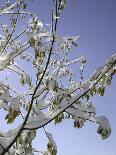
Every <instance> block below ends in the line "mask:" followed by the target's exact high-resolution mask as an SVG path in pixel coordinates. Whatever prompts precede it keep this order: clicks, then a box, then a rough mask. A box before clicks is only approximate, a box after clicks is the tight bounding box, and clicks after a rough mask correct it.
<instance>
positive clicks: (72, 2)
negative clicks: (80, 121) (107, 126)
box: [3, 0, 116, 155]
mask: <svg viewBox="0 0 116 155" xmlns="http://www.w3.org/2000/svg"><path fill="white" fill-rule="evenodd" d="M51 6H52V3H51V0H38V1H37V0H35V1H34V2H33V3H30V5H29V8H31V10H32V11H33V12H35V13H36V14H37V15H38V17H39V18H40V19H41V20H42V21H43V22H44V23H49V22H50V19H51ZM57 33H58V34H60V35H79V36H80V40H79V48H78V49H72V54H71V57H72V58H74V57H80V56H82V55H84V56H86V58H87V64H86V67H85V73H84V75H85V79H87V77H89V75H90V74H91V73H92V72H93V71H94V70H95V69H96V68H97V67H98V66H99V65H104V64H105V61H106V60H107V59H108V58H109V57H110V56H111V55H112V54H113V53H114V52H116V0H67V6H66V8H65V10H64V11H63V13H62V16H61V18H60V19H59V22H58V31H57ZM74 69H75V71H76V67H75V68H74ZM115 90H116V77H114V78H113V81H112V84H111V86H110V87H109V88H108V89H107V90H106V93H105V95H104V97H99V96H96V97H95V98H93V102H94V103H95V105H96V107H97V112H98V115H104V116H106V117H108V118H109V120H110V123H111V126H112V134H111V136H110V138H108V139H106V140H104V141H102V140H101V137H100V136H99V135H98V134H97V133H96V129H97V125H95V124H92V123H89V122H87V123H86V124H85V126H84V127H83V128H82V129H75V128H74V127H73V122H72V121H71V120H70V121H69V120H68V121H67V120H66V121H64V122H63V123H61V124H59V125H57V126H55V125H54V124H52V123H51V124H50V125H49V126H47V127H46V128H47V129H49V130H50V131H51V132H52V133H53V136H54V139H55V141H56V143H57V145H58V155H116V147H115V145H116V120H115V117H116V116H115V114H116V103H115V102H116V95H115V94H116V93H115V92H116V91H115ZM3 128H4V127H3ZM46 140H47V139H46V138H45V135H44V134H43V130H42V129H40V131H39V132H38V137H37V140H36V141H35V143H34V145H35V146H36V147H39V148H44V146H45V142H46Z"/></svg>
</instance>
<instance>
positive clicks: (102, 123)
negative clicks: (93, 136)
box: [95, 116, 111, 140]
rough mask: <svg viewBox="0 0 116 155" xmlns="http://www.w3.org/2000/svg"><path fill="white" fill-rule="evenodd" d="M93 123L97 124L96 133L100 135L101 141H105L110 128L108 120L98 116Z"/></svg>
mask: <svg viewBox="0 0 116 155" xmlns="http://www.w3.org/2000/svg"><path fill="white" fill-rule="evenodd" d="M95 121H96V122H97V123H99V127H98V129H97V133H98V134H100V135H101V137H102V139H103V140H104V139H106V138H108V137H109V136H110V134H111V127H110V123H109V120H108V119H107V118H106V117H104V116H99V117H96V118H95Z"/></svg>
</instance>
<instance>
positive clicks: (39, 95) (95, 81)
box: [0, 0, 116, 155]
mask: <svg viewBox="0 0 116 155" xmlns="http://www.w3.org/2000/svg"><path fill="white" fill-rule="evenodd" d="M27 4H28V2H26V1H24V0H16V1H15V2H14V3H10V1H9V0H7V1H5V3H4V4H3V5H2V7H1V9H0V16H1V30H0V33H1V37H0V71H1V74H2V75H5V76H6V79H4V81H0V109H1V111H5V112H6V117H5V121H7V123H8V124H12V123H14V122H15V119H16V118H22V123H21V124H20V125H19V126H18V127H17V128H15V129H12V130H9V131H8V132H4V131H0V154H1V155H4V154H11V155H12V154H13V155H14V154H15V155H16V154H19V155H22V154H26V155H31V154H34V153H37V152H38V153H40V150H37V149H34V148H33V147H32V141H33V140H34V138H35V137H36V132H37V130H38V129H40V128H44V131H45V134H46V136H47V138H48V144H47V149H46V151H41V154H43V155H50V154H51V155H55V154H57V146H56V143H55V142H54V139H53V137H52V134H51V133H50V132H48V131H46V129H45V126H46V125H47V124H49V123H50V122H51V121H54V122H55V124H58V123H60V122H62V121H63V119H69V118H72V119H73V120H74V127H76V128H81V127H82V126H83V125H84V123H85V122H86V121H91V122H93V123H98V124H99V127H98V129H97V132H98V133H99V134H100V135H101V137H102V139H106V138H108V137H109V136H110V134H111V128H110V124H109V121H108V119H107V118H106V117H104V116H97V115H96V109H95V107H94V105H93V103H92V101H91V98H92V97H93V96H94V95H96V94H98V95H99V96H103V95H104V93H105V89H106V87H107V86H109V85H110V83H111V80H112V77H113V75H114V74H115V73H116V54H114V55H112V56H111V58H110V59H108V61H107V62H106V63H105V65H104V66H103V67H102V66H101V67H98V68H97V69H96V71H95V72H94V73H93V74H92V75H91V76H90V78H89V79H88V80H86V81H84V80H83V71H84V70H83V69H84V65H85V63H86V58H85V57H84V56H82V57H81V58H78V59H76V60H72V61H70V60H69V58H68V53H69V54H70V51H71V47H72V46H74V47H75V48H77V47H78V36H73V37H72V36H71V37H70V36H63V37H61V36H59V35H58V34H57V33H56V32H57V23H58V20H59V18H60V15H61V13H62V11H63V9H64V7H65V5H66V0H53V11H52V17H51V24H50V25H48V26H46V25H44V24H43V23H42V22H41V21H40V19H39V18H38V17H36V15H34V14H33V13H31V12H28V11H26V8H27ZM4 18H6V19H7V23H8V24H6V23H5V21H4ZM29 18H30V20H29V22H28V23H25V21H28V19H29ZM20 23H24V24H25V29H24V30H22V31H21V32H20V33H19V32H18V24H20ZM76 63H79V64H80V80H79V82H78V81H76V80H75V78H74V77H75V74H74V73H73V72H72V70H71V65H72V64H76ZM19 64H20V65H19ZM27 66H29V68H30V69H31V71H30V70H29V69H28V68H27ZM7 72H9V74H6V73H7ZM9 75H12V76H16V82H17V86H16V89H17V88H19V87H23V90H24V92H22V93H20V92H18V91H16V90H15V89H14V88H12V86H11V85H12V81H10V76H9ZM5 81H7V82H5ZM65 85H66V86H65ZM1 114H2V113H1Z"/></svg>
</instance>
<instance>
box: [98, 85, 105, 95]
mask: <svg viewBox="0 0 116 155" xmlns="http://www.w3.org/2000/svg"><path fill="white" fill-rule="evenodd" d="M104 92H105V87H104V86H99V87H98V89H97V93H98V95H99V96H103V95H104Z"/></svg>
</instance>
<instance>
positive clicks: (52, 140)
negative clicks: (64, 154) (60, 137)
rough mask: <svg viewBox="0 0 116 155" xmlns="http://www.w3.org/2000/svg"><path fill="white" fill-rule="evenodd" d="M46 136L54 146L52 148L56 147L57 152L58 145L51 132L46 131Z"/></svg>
mask: <svg viewBox="0 0 116 155" xmlns="http://www.w3.org/2000/svg"><path fill="white" fill-rule="evenodd" d="M46 135H47V137H48V139H49V142H50V144H52V146H53V147H54V149H55V150H56V151H57V145H56V143H55V141H54V139H53V136H52V134H51V133H50V132H48V131H46Z"/></svg>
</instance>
